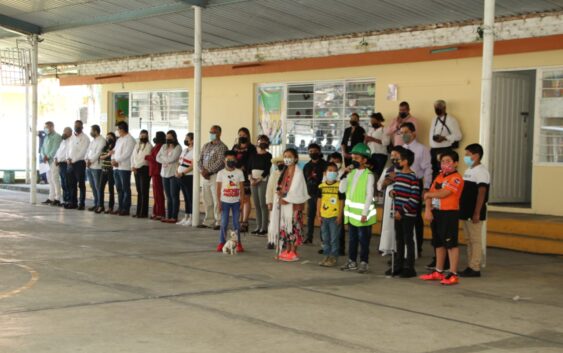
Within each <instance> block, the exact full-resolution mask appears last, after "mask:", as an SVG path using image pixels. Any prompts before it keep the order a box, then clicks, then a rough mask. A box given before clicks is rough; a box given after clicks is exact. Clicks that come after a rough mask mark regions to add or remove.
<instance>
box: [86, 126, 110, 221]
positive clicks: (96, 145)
mask: <svg viewBox="0 0 563 353" xmlns="http://www.w3.org/2000/svg"><path fill="white" fill-rule="evenodd" d="M100 134H101V130H100V127H99V126H98V125H92V127H91V128H90V136H92V138H93V140H92V142H90V146H89V147H88V151H87V152H86V158H85V160H86V168H87V169H86V175H87V176H88V181H89V182H90V188H91V189H92V193H93V194H94V206H92V207H90V208H88V211H94V210H96V208H98V207H101V206H102V205H101V204H100V197H99V196H100V195H99V193H100V178H101V176H102V165H101V164H100V155H101V154H102V150H103V149H104V147H105V146H106V139H105V138H103V137H102V136H100Z"/></svg>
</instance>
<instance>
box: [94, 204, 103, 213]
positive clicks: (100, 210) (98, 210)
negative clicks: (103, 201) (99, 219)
mask: <svg viewBox="0 0 563 353" xmlns="http://www.w3.org/2000/svg"><path fill="white" fill-rule="evenodd" d="M94 212H96V213H97V214H100V213H103V212H104V207H103V206H101V207H98V208H96V211H94Z"/></svg>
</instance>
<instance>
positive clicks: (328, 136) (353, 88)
mask: <svg viewBox="0 0 563 353" xmlns="http://www.w3.org/2000/svg"><path fill="white" fill-rule="evenodd" d="M374 110H375V81H374V80H361V81H322V82H314V83H301V84H290V85H288V86H287V119H286V121H285V133H286V145H287V147H293V148H296V149H297V151H298V152H299V153H300V154H306V153H307V146H308V145H309V144H310V143H313V142H315V143H317V144H319V145H321V148H322V152H323V154H325V155H327V154H329V153H332V152H335V151H339V150H340V141H341V139H342V136H343V135H344V129H345V128H346V127H347V126H348V121H349V116H350V114H352V113H357V114H358V115H359V116H360V119H361V123H362V125H364V127H366V126H367V120H368V117H369V115H370V114H371V113H373V112H374Z"/></svg>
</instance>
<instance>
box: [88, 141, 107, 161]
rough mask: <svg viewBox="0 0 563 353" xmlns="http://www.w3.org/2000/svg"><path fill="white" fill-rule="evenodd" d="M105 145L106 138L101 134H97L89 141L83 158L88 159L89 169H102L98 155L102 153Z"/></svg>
mask: <svg viewBox="0 0 563 353" xmlns="http://www.w3.org/2000/svg"><path fill="white" fill-rule="evenodd" d="M105 146H106V139H105V138H103V137H102V136H98V137H96V138H95V139H93V140H92V141H91V142H90V146H88V151H87V152H86V158H85V159H86V160H87V161H90V167H89V168H90V169H102V165H101V164H100V155H101V154H102V150H103V149H104V147H105Z"/></svg>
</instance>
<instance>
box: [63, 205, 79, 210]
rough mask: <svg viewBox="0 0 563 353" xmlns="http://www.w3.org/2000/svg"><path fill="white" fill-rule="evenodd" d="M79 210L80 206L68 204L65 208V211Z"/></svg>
mask: <svg viewBox="0 0 563 353" xmlns="http://www.w3.org/2000/svg"><path fill="white" fill-rule="evenodd" d="M77 208H78V206H76V205H71V204H66V206H65V209H67V210H75V209H77Z"/></svg>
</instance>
